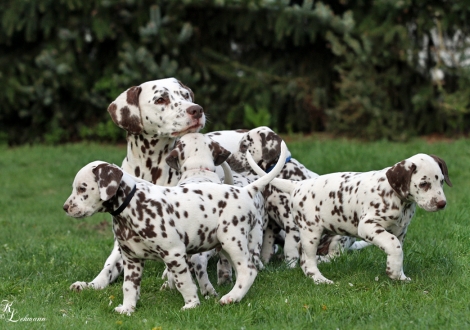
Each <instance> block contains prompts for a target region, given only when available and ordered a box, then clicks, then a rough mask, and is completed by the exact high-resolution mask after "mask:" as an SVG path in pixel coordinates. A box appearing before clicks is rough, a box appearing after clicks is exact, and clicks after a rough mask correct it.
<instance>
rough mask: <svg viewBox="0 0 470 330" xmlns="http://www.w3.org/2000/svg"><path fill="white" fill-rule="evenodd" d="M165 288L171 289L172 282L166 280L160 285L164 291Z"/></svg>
mask: <svg viewBox="0 0 470 330" xmlns="http://www.w3.org/2000/svg"><path fill="white" fill-rule="evenodd" d="M164 290H171V287H170V283H168V281H165V282H164V283H163V284H162V286H161V287H160V291H164Z"/></svg>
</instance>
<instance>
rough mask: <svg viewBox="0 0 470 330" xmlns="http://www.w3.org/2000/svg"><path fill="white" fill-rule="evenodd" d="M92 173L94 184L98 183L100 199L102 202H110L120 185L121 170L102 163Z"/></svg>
mask: <svg viewBox="0 0 470 330" xmlns="http://www.w3.org/2000/svg"><path fill="white" fill-rule="evenodd" d="M92 171H93V174H94V175H95V180H96V182H98V189H99V192H100V199H101V200H103V201H108V200H110V199H111V198H112V197H113V196H114V195H116V193H117V191H118V188H119V185H120V184H121V179H122V176H123V173H122V170H121V169H120V168H119V167H117V166H114V165H111V164H108V163H104V164H100V165H98V166H96V167H95V168H94V169H93V170H92Z"/></svg>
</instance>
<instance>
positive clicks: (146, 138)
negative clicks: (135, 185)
mask: <svg viewBox="0 0 470 330" xmlns="http://www.w3.org/2000/svg"><path fill="white" fill-rule="evenodd" d="M108 112H109V114H110V115H111V118H112V120H113V121H114V123H115V124H116V125H118V126H119V127H121V128H122V129H124V130H126V131H127V156H126V158H125V159H124V161H123V162H122V169H123V170H124V171H125V172H127V173H129V174H131V175H134V176H136V177H137V178H141V179H144V180H147V181H150V182H152V183H154V184H158V185H161V186H175V185H176V184H177V183H178V181H179V179H180V174H179V173H178V172H177V171H175V170H174V169H172V168H171V167H169V166H168V165H167V164H166V162H165V157H166V156H167V155H168V153H169V152H170V151H171V150H172V149H173V147H174V146H175V143H176V139H177V138H178V137H180V136H182V135H184V134H186V133H191V132H198V131H199V130H200V129H202V128H203V127H204V125H205V122H206V118H205V115H204V111H203V108H202V107H201V106H200V105H198V104H196V103H194V94H193V92H192V90H191V89H190V88H189V87H187V86H185V85H184V84H182V83H181V82H180V81H179V80H177V79H175V78H167V79H159V80H154V81H148V82H145V83H143V84H141V85H139V86H134V87H131V88H129V89H127V90H126V91H124V92H123V93H121V94H120V95H119V96H118V97H117V98H116V100H115V101H113V102H112V103H111V104H110V105H109V107H108ZM122 267H123V264H122V257H121V251H120V249H119V245H118V243H117V241H116V240H115V242H114V247H113V250H112V252H111V254H110V256H109V257H108V258H107V260H106V262H105V264H104V267H103V269H102V270H101V272H100V273H99V274H98V276H96V278H95V279H93V280H92V281H91V282H83V281H78V282H75V283H73V284H72V285H71V286H70V289H71V290H76V291H80V290H83V289H84V288H94V289H103V288H105V287H106V286H108V285H109V284H110V283H111V282H113V281H114V280H115V279H116V278H117V277H118V276H119V274H120V273H121V272H122V269H123V268H122Z"/></svg>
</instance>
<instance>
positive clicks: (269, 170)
mask: <svg viewBox="0 0 470 330" xmlns="http://www.w3.org/2000/svg"><path fill="white" fill-rule="evenodd" d="M291 158H292V156H289V157H287V158H286V162H285V163H284V164H287V163H288V162H289V161H290V160H291ZM276 163H277V161H276ZM275 166H276V164H274V165H272V166H269V168H268V169H267V170H266V173H269V172H271V171H272V170H273V168H274V167H275Z"/></svg>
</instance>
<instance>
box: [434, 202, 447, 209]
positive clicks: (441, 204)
mask: <svg viewBox="0 0 470 330" xmlns="http://www.w3.org/2000/svg"><path fill="white" fill-rule="evenodd" d="M446 205H447V202H446V201H445V200H442V201H439V202H437V204H436V206H437V208H438V209H439V210H442V209H443V208H444V207H446Z"/></svg>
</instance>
